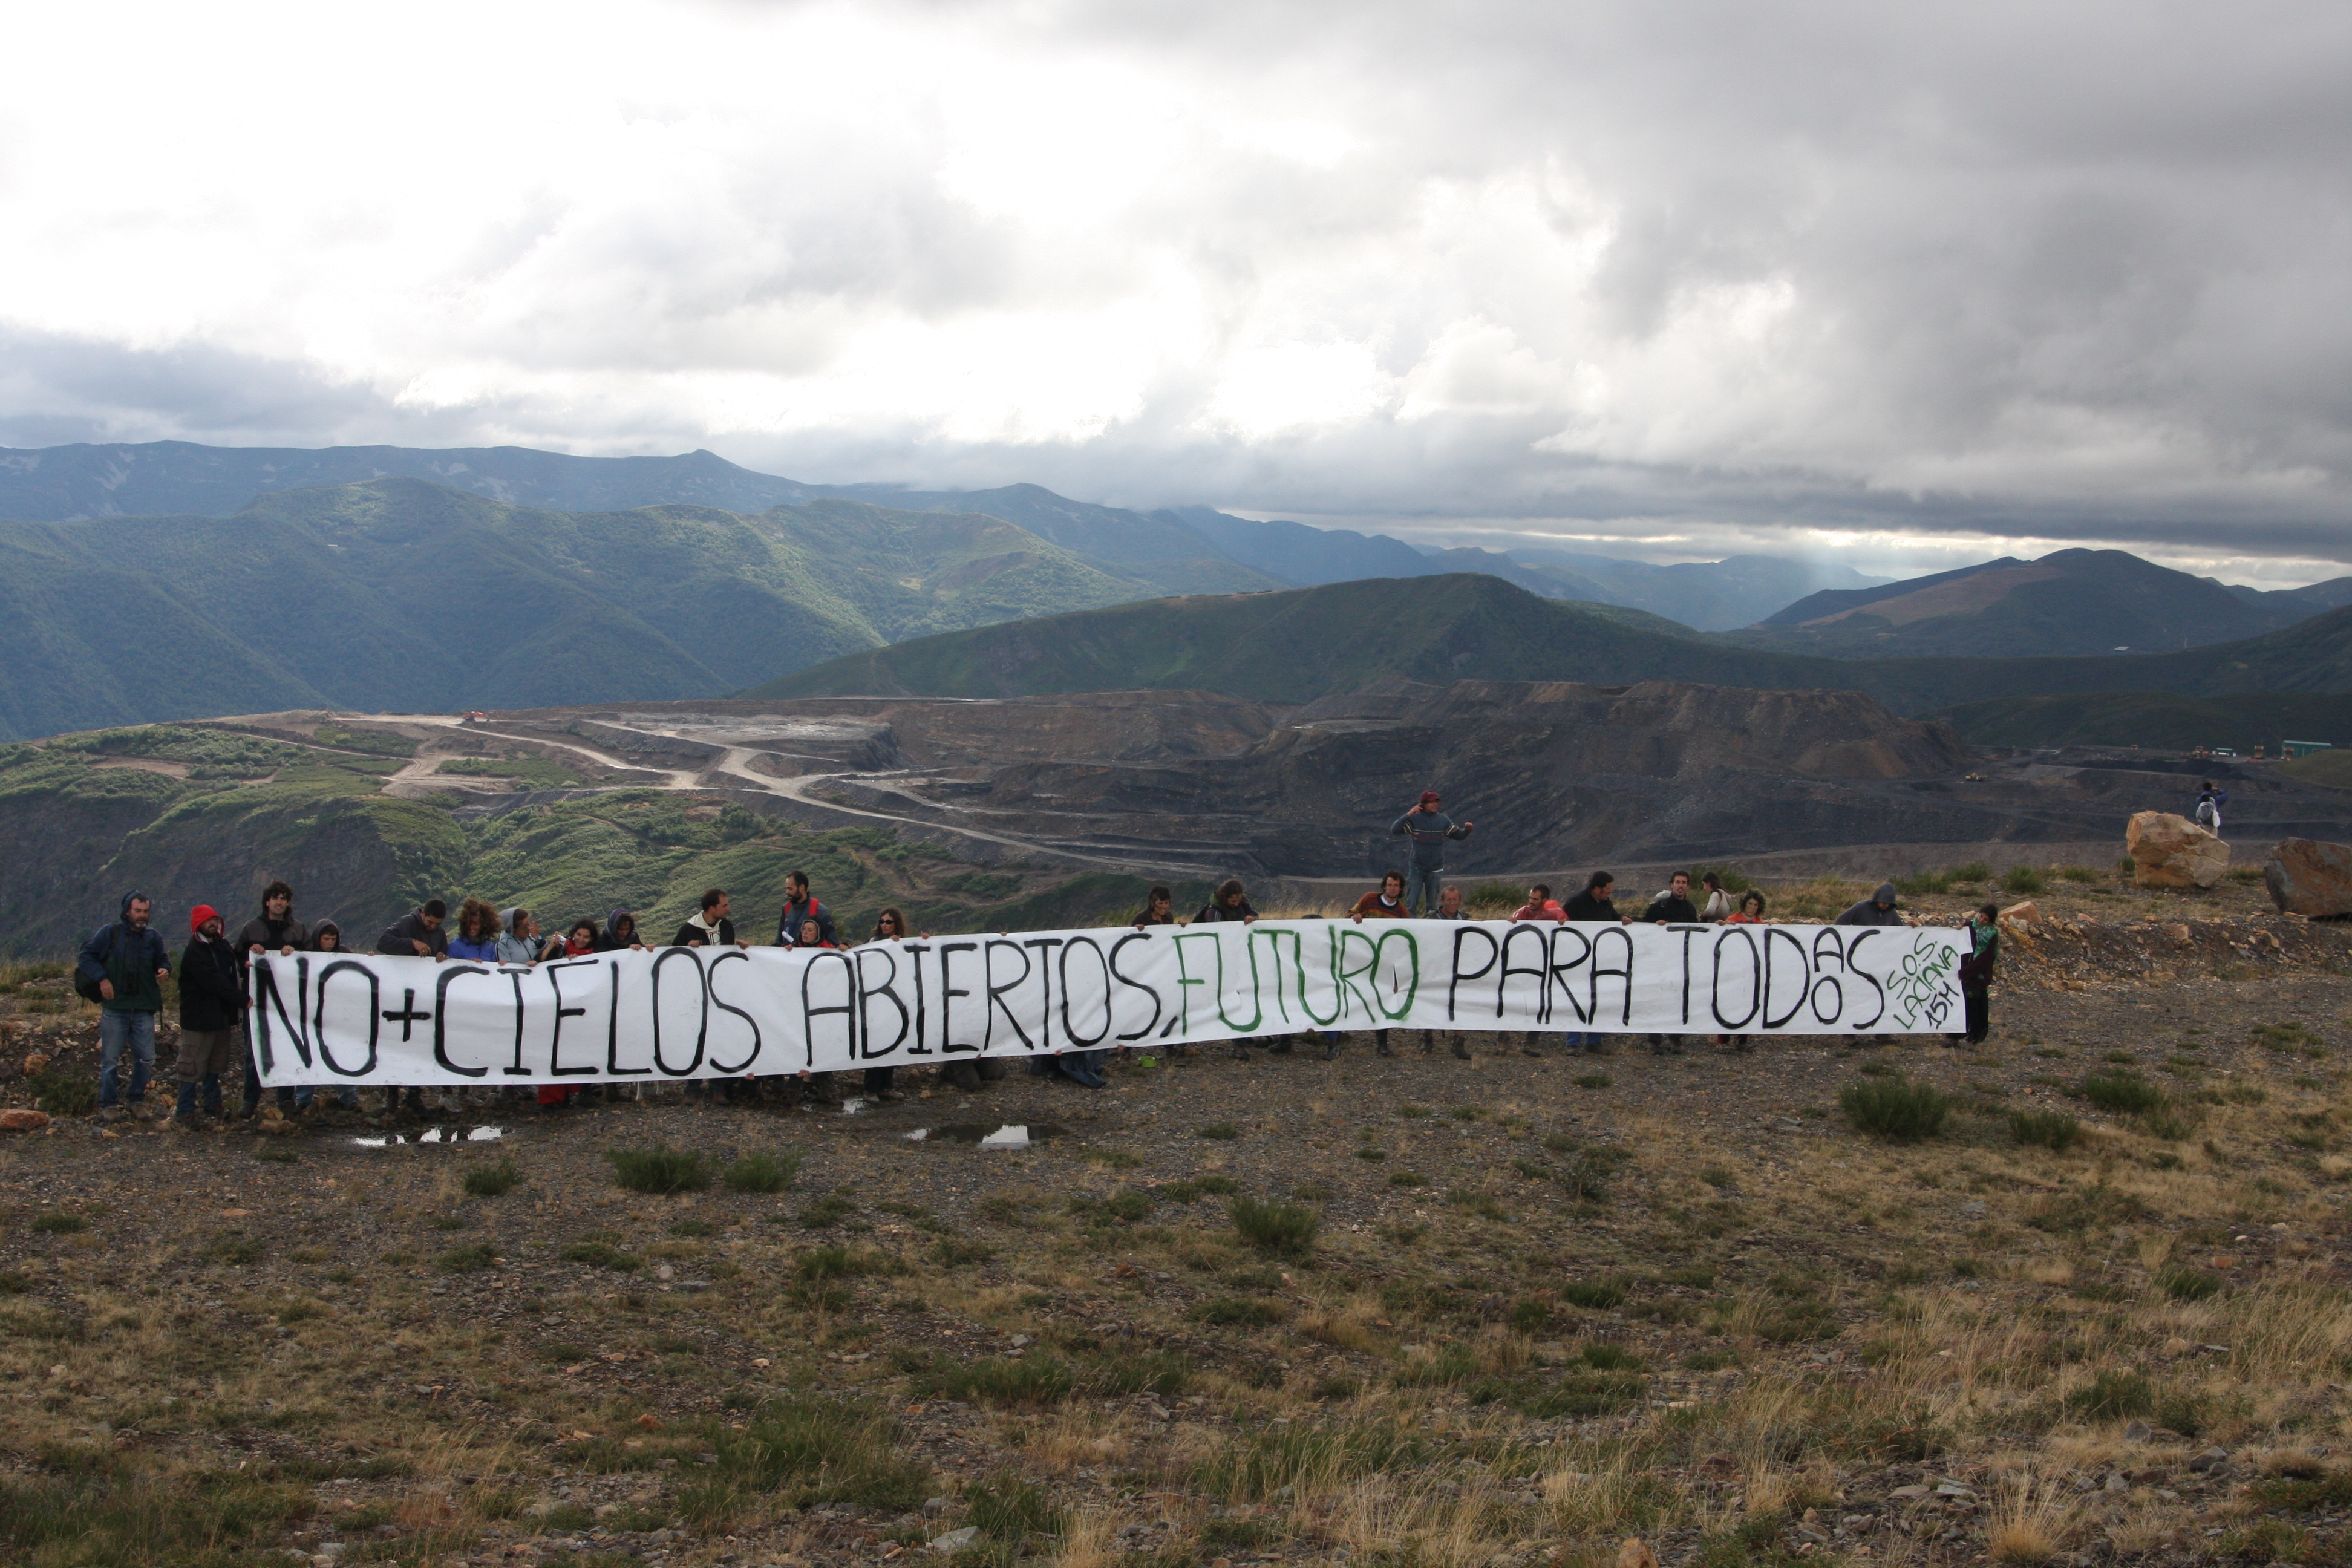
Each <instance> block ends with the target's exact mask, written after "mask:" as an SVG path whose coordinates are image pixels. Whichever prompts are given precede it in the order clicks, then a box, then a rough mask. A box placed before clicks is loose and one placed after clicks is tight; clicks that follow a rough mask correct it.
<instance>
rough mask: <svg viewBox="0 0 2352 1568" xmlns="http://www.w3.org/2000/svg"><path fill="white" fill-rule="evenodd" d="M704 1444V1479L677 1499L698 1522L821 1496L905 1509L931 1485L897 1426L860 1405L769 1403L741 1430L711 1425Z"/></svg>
mask: <svg viewBox="0 0 2352 1568" xmlns="http://www.w3.org/2000/svg"><path fill="white" fill-rule="evenodd" d="M710 1446H711V1448H712V1450H713V1456H714V1457H713V1459H712V1461H711V1463H710V1466H709V1470H708V1471H707V1472H706V1479H702V1480H700V1481H698V1482H697V1483H696V1484H694V1485H692V1486H690V1487H688V1488H687V1489H685V1490H684V1491H683V1492H681V1493H680V1494H679V1498H678V1507H679V1510H680V1511H682V1512H683V1513H684V1514H685V1515H686V1516H687V1518H688V1519H689V1520H692V1521H695V1522H697V1523H699V1524H705V1525H709V1524H718V1523H723V1522H725V1521H728V1520H730V1519H731V1518H733V1517H735V1516H736V1515H737V1514H738V1513H739V1512H742V1511H744V1510H768V1509H772V1508H776V1507H782V1508H805V1507H807V1506H808V1505H810V1504H812V1503H819V1502H833V1503H847V1504H850V1505H851V1506H853V1507H857V1508H880V1509H909V1508H915V1507H918V1506H919V1505H920V1504H921V1502H922V1500H923V1498H924V1495H925V1494H926V1492H928V1491H929V1487H930V1480H931V1477H930V1472H929V1469H927V1468H925V1467H924V1466H923V1465H922V1464H920V1463H919V1462H918V1461H916V1460H914V1459H911V1458H907V1457H906V1453H905V1448H904V1446H903V1445H902V1444H901V1442H900V1434H899V1432H898V1427H897V1426H896V1425H895V1424H894V1423H893V1422H891V1420H890V1419H889V1417H887V1415H882V1414H881V1413H880V1412H878V1411H876V1410H874V1409H872V1408H870V1407H868V1406H866V1405H850V1404H838V1403H835V1401H833V1400H830V1399H824V1398H818V1397H814V1396H811V1397H806V1398H795V1399H786V1400H781V1401H771V1402H769V1403H767V1404H765V1405H761V1406H760V1407H759V1409H758V1412H757V1414H755V1415H753V1416H752V1418H751V1421H750V1422H748V1423H747V1424H746V1426H745V1429H744V1430H742V1431H740V1432H737V1431H731V1430H725V1429H720V1430H716V1431H714V1432H713V1433H712V1435H711V1437H710Z"/></svg>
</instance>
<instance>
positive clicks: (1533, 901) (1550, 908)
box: [1446, 882, 1581, 1057]
mask: <svg viewBox="0 0 2352 1568" xmlns="http://www.w3.org/2000/svg"><path fill="white" fill-rule="evenodd" d="M1446 891H1448V892H1452V891H1453V889H1451V888H1449V889H1446ZM1511 919H1512V920H1513V921H1552V922H1553V923H1554V924H1558V923H1559V922H1560V921H1565V920H1567V919H1568V916H1567V914H1566V912H1565V911H1563V910H1561V909H1560V907H1559V903H1558V902H1557V901H1555V900H1553V898H1552V896H1551V885H1550V884H1549V883H1548V882H1538V883H1537V884H1536V885H1535V886H1533V887H1531V888H1529V889H1528V901H1527V902H1526V903H1524V904H1521V905H1520V906H1519V907H1518V908H1517V909H1516V910H1512V911H1511ZM1563 1038H1565V1039H1566V1040H1567V1041H1568V1043H1569V1047H1570V1049H1571V1050H1572V1049H1574V1048H1575V1047H1576V1043H1577V1041H1578V1040H1579V1039H1580V1038H1581V1037H1580V1036H1578V1035H1573V1034H1571V1035H1567V1036H1564V1037H1563ZM1455 1054H1457V1055H1459V1056H1463V1057H1467V1056H1468V1055H1469V1054H1470V1053H1469V1052H1468V1051H1467V1050H1464V1051H1460V1052H1457V1053H1455ZM1519 1054H1520V1055H1521V1056H1528V1057H1539V1056H1541V1055H1543V1052H1542V1051H1540V1050H1538V1048H1537V1047H1536V1032H1535V1031H1534V1030H1533V1029H1530V1030H1528V1032H1527V1033H1526V1034H1525V1035H1522V1036H1520V1037H1519Z"/></svg>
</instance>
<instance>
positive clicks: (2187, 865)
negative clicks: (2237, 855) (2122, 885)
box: [2124, 811, 2230, 888]
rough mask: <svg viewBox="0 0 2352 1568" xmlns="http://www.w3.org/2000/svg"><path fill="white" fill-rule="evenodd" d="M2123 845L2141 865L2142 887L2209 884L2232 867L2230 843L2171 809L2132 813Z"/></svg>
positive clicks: (2137, 878) (2136, 881)
mask: <svg viewBox="0 0 2352 1568" xmlns="http://www.w3.org/2000/svg"><path fill="white" fill-rule="evenodd" d="M2124 847H2125V849H2126V850H2127V851H2128V852H2129V853H2130V855H2131V858H2132V861H2133V863H2134V864H2135V865H2137V867H2138V868H2139V869H2138V873H2137V875H2136V876H2135V877H2134V878H2133V879H2132V880H2133V882H2134V884H2135V885H2137V886H2138V887H2142V888H2210V887H2211V886H2213V884H2214V883H2216V882H2219V881H2220V880H2221V877H2222V874H2223V873H2225V872H2226V871H2228V870H2229V868H2230V847H2229V846H2228V845H2227V844H2224V843H2223V842H2221V839H2219V838H2216V837H2214V836H2213V835H2212V834H2210V833H2208V832H2207V831H2206V830H2205V829H2204V828H2202V827H2200V826H2198V825H2197V824H2195V823H2193V822H2191V821H2189V819H2188V818H2187V817H2185V816H2174V815H2173V814H2172V813H2171V812H2168V811H2141V812H2135V813H2133V814H2132V819H2131V821H2130V823H2129V824H2128V825H2126V827H2125V829H2124Z"/></svg>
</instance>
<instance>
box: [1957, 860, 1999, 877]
mask: <svg viewBox="0 0 2352 1568" xmlns="http://www.w3.org/2000/svg"><path fill="white" fill-rule="evenodd" d="M1949 874H1950V876H1951V879H1952V880H1953V881H1955V882H1983V881H1988V880H1990V879H1991V877H1992V868H1991V867H1990V866H1988V865H1986V864H1985V863H1984V862H1983V861H1981V860H1963V861H1961V862H1960V863H1959V864H1958V865H1957V866H1955V867H1953V868H1952V869H1951V871H1950V873H1949Z"/></svg>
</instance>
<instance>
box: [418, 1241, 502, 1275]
mask: <svg viewBox="0 0 2352 1568" xmlns="http://www.w3.org/2000/svg"><path fill="white" fill-rule="evenodd" d="M497 1261H498V1255H497V1254H496V1253H494V1252H492V1251H491V1250H490V1244H489V1243H488V1242H487V1241H469V1242H467V1244H466V1245H465V1246H463V1247H451V1248H450V1249H449V1250H448V1251H446V1252H445V1253H443V1254H442V1255H441V1256H440V1257H438V1258H435V1259H434V1260H433V1267H434V1268H438V1269H439V1270H441V1272H442V1273H444V1274H470V1273H472V1272H473V1271H474V1270H476V1269H478V1268H488V1267H489V1266H490V1265H491V1264H493V1263H495V1262H497Z"/></svg>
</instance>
